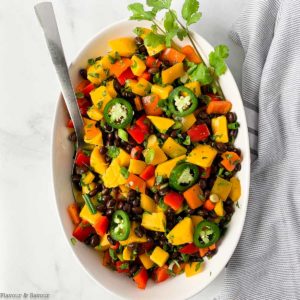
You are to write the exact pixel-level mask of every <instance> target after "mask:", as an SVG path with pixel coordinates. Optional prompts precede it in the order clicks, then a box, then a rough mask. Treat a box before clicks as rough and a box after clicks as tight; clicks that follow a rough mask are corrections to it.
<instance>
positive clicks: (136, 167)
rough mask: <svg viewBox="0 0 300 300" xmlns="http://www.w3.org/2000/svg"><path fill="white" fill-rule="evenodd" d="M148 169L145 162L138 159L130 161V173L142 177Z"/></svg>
mask: <svg viewBox="0 0 300 300" xmlns="http://www.w3.org/2000/svg"><path fill="white" fill-rule="evenodd" d="M146 167H147V164H146V163H145V162H144V161H142V160H138V159H130V164H129V168H128V171H129V173H133V174H137V175H140V174H141V173H142V172H143V171H144V169H145V168H146Z"/></svg>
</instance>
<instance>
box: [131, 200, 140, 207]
mask: <svg viewBox="0 0 300 300" xmlns="http://www.w3.org/2000/svg"><path fill="white" fill-rule="evenodd" d="M132 205H133V206H134V207H137V206H139V205H140V199H138V198H136V199H134V200H133V201H132Z"/></svg>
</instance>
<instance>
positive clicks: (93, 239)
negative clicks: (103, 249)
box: [90, 234, 100, 248]
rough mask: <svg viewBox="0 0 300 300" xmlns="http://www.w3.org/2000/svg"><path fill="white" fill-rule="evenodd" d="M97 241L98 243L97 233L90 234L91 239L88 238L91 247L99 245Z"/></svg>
mask: <svg viewBox="0 0 300 300" xmlns="http://www.w3.org/2000/svg"><path fill="white" fill-rule="evenodd" d="M99 243H100V238H99V235H97V234H94V235H92V237H91V240H90V245H91V247H93V248H95V247H96V246H98V245H99Z"/></svg>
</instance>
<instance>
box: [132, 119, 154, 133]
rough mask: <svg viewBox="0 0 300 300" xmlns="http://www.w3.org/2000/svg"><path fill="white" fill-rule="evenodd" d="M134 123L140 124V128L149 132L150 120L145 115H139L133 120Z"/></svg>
mask: <svg viewBox="0 0 300 300" xmlns="http://www.w3.org/2000/svg"><path fill="white" fill-rule="evenodd" d="M135 124H136V125H138V126H140V127H141V129H143V130H144V131H146V132H147V133H149V127H150V120H149V119H148V118H147V116H146V115H143V116H141V117H140V118H138V119H137V120H136V122H135Z"/></svg>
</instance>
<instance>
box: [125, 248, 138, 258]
mask: <svg viewBox="0 0 300 300" xmlns="http://www.w3.org/2000/svg"><path fill="white" fill-rule="evenodd" d="M135 257H136V256H135V255H134V254H133V253H132V251H131V250H130V249H129V248H128V247H125V248H124V250H123V260H135Z"/></svg>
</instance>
